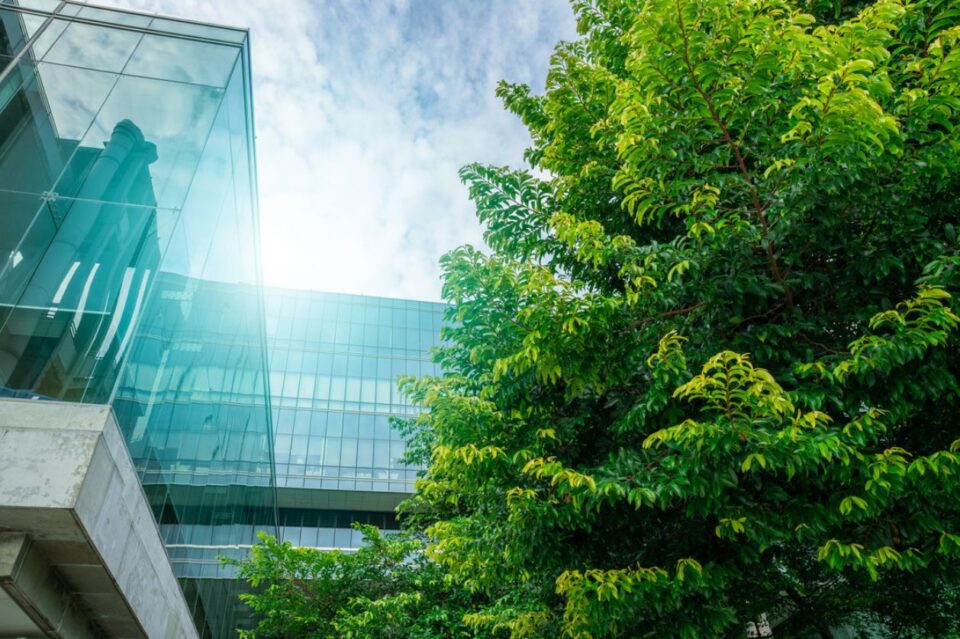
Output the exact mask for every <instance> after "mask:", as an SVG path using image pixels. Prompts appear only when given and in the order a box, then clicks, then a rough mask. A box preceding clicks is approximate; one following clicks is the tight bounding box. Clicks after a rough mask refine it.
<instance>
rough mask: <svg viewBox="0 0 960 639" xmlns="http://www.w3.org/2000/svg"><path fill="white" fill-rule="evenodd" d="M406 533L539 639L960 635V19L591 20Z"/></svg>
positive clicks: (760, 9) (563, 52)
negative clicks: (763, 622)
mask: <svg viewBox="0 0 960 639" xmlns="http://www.w3.org/2000/svg"><path fill="white" fill-rule="evenodd" d="M574 5H575V10H576V13H577V17H578V26H579V32H580V34H581V36H582V37H581V38H580V39H579V40H577V41H575V42H567V43H561V44H560V45H559V46H558V47H557V49H556V52H555V54H554V56H553V58H552V61H551V67H550V71H549V75H548V78H547V87H546V93H545V95H543V96H537V95H534V94H533V93H532V92H531V91H530V90H529V89H528V88H527V87H525V86H516V85H508V84H503V85H501V87H500V89H499V94H500V96H501V97H502V98H503V100H504V102H505V104H506V106H507V108H508V109H510V110H511V111H512V112H514V113H515V114H517V115H518V116H519V117H520V118H521V119H522V120H523V122H524V123H525V124H526V126H527V127H528V129H529V131H530V134H531V137H532V141H533V142H532V146H531V148H530V149H529V151H528V152H527V159H528V161H529V162H530V164H531V165H532V166H533V167H535V168H536V169H537V170H538V172H537V173H536V175H540V176H542V177H540V178H537V177H534V173H532V172H529V171H512V170H509V169H507V168H499V167H487V166H477V165H473V166H468V167H466V168H465V169H463V171H462V174H461V175H462V178H463V179H464V181H465V182H466V183H467V185H468V186H469V189H470V194H471V197H472V199H473V200H474V202H475V203H476V207H477V211H478V215H479V218H480V220H481V222H482V223H483V224H484V227H485V230H486V236H485V238H486V241H487V243H488V245H489V247H490V249H491V251H490V252H489V253H485V252H481V251H479V250H476V249H473V248H470V247H464V248H460V249H457V250H455V251H453V252H451V253H449V254H448V255H447V256H445V258H444V259H443V267H444V271H445V284H444V297H445V299H446V300H447V301H448V302H449V303H450V304H451V306H452V310H451V311H450V317H449V319H450V320H451V321H452V325H451V326H450V327H448V328H446V329H445V339H446V345H445V346H444V348H443V349H442V350H441V351H440V352H439V353H438V360H439V361H440V362H441V363H442V365H443V368H444V369H445V370H446V371H447V374H446V375H445V376H443V377H441V378H424V379H420V380H415V381H414V380H408V381H407V382H406V384H405V388H406V391H407V392H408V393H409V395H410V396H411V397H412V398H413V399H414V400H415V401H416V403H418V404H419V405H420V406H421V407H423V408H424V409H427V410H426V411H425V412H424V413H423V414H422V415H421V416H420V417H419V418H418V419H417V420H416V422H415V423H411V424H409V425H408V428H409V429H410V431H411V433H412V436H413V441H414V442H415V443H416V445H417V448H416V449H415V450H414V451H413V455H414V456H417V455H419V457H420V459H423V460H429V464H430V465H429V470H428V472H427V473H426V474H425V476H424V478H423V479H422V480H421V481H420V482H419V484H418V490H417V493H416V495H415V496H414V498H413V499H411V500H409V501H408V502H407V503H406V504H405V505H404V506H403V511H404V513H405V516H406V517H407V520H408V522H411V523H412V524H413V525H414V526H420V527H422V528H423V529H424V530H426V531H427V534H428V535H429V537H430V538H431V544H430V546H429V548H428V554H429V556H430V557H432V558H433V559H434V560H435V561H437V562H438V563H440V564H441V565H442V566H443V567H444V568H445V570H446V571H447V573H448V575H449V577H450V579H452V580H453V581H455V582H456V583H458V584H460V585H462V587H463V588H465V589H467V590H469V591H470V592H472V593H476V594H477V596H478V597H481V599H479V600H478V601H483V602H484V603H483V604H482V605H478V606H477V607H476V609H475V610H473V611H472V612H471V613H470V614H468V615H467V617H466V621H467V622H468V623H469V624H470V626H471V627H472V628H473V629H474V630H475V631H476V632H477V633H478V634H481V635H484V634H497V633H509V634H510V636H512V637H544V638H555V637H560V636H570V637H582V638H588V637H592V638H597V639H599V638H600V637H687V638H694V637H743V636H744V635H745V633H746V628H747V626H748V624H750V623H751V622H756V621H758V620H760V619H761V618H764V617H765V618H766V619H767V620H769V621H770V622H771V623H772V624H773V625H775V626H776V629H775V633H776V636H777V637H808V636H811V634H812V635H814V636H817V635H819V636H821V637H830V636H832V634H831V633H832V630H831V628H836V627H839V626H847V627H852V628H863V629H869V628H871V627H872V628H873V629H874V630H877V629H878V628H882V629H883V633H884V634H885V635H889V636H897V637H904V636H925V637H926V636H936V637H943V636H948V635H949V633H951V632H955V631H956V630H957V625H958V619H960V603H958V592H960V484H958V476H960V450H958V449H960V424H958V422H957V415H958V414H960V399H958V393H960V383H958V374H960V357H958V345H960V341H958V338H957V325H958V323H960V318H958V315H957V311H958V302H957V300H956V297H955V295H956V294H957V292H958V290H960V246H958V243H957V237H956V225H957V224H958V222H960V219H958V218H960V205H958V195H960V188H958V187H960V159H958V158H960V129H958V124H960V5H958V3H957V2H956V1H955V0H918V1H916V2H911V3H906V2H898V1H893V0H881V1H879V2H855V3H840V2H823V1H820V2H818V1H810V2H789V1H786V0H576V1H575V2H574Z"/></svg>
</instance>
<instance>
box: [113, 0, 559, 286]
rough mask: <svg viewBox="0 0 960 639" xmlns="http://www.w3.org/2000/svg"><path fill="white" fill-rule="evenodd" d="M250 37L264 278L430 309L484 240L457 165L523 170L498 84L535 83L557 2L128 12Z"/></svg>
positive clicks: (355, 2)
mask: <svg viewBox="0 0 960 639" xmlns="http://www.w3.org/2000/svg"><path fill="white" fill-rule="evenodd" d="M123 4H125V5H126V6H132V7H133V8H138V9H142V10H147V11H152V12H159V13H165V14H170V15H176V16H181V17H186V18H193V19H197V20H205V21H211V22H219V23H224V24H234V25H240V26H248V27H250V29H251V42H252V50H251V56H252V60H253V73H254V87H253V90H254V103H255V112H256V127H257V154H258V173H259V188H260V219H261V235H262V247H263V265H264V279H265V282H266V284H268V285H273V286H289V287H296V288H311V289H315V290H326V291H339V292H349V293H365V294H371V295H385V296H390V297H410V298H416V299H428V300H435V299H439V291H440V280H439V277H440V271H439V267H438V265H437V260H438V259H439V257H440V256H441V255H442V254H443V253H445V252H446V251H448V250H450V249H452V248H453V247H455V246H458V245H460V244H463V243H467V242H470V243H474V244H479V243H480V242H481V235H480V228H479V225H478V223H477V222H476V219H475V217H474V213H473V209H472V206H471V205H470V202H469V201H468V200H467V196H466V188H465V187H464V186H463V185H461V184H460V182H459V180H458V178H457V170H458V169H459V168H460V167H461V166H462V165H464V164H466V163H468V162H472V161H480V162H486V163H492V164H512V165H515V166H520V165H521V163H522V150H523V149H524V147H525V146H526V145H527V143H528V138H527V135H526V132H525V130H524V129H523V127H522V126H521V125H520V123H519V122H518V121H517V119H516V118H515V117H514V116H512V115H511V114H508V113H506V112H505V111H504V110H503V108H502V106H501V105H500V103H499V101H498V100H497V99H496V97H495V96H494V89H495V86H496V83H497V81H498V80H500V79H506V80H508V81H511V82H526V83H529V84H531V86H533V87H534V89H536V90H539V89H541V88H542V86H543V78H544V76H545V74H546V65H547V61H548V57H549V55H550V52H551V51H552V48H553V45H554V44H555V43H556V41H557V40H559V39H562V38H571V37H573V35H574V25H573V16H572V12H571V10H570V8H569V5H568V4H567V3H566V2H565V0H491V1H490V2H477V1H475V0H460V1H458V2H450V1H441V0H410V1H405V0H390V1H388V0H366V1H361V0H339V1H326V0H324V1H320V2H308V1H306V0H284V1H283V2H277V1H276V0H246V1H244V2H227V1H226V0H221V1H220V2H199V1H198V0H191V1H189V2H187V1H184V0H129V1H127V2H123Z"/></svg>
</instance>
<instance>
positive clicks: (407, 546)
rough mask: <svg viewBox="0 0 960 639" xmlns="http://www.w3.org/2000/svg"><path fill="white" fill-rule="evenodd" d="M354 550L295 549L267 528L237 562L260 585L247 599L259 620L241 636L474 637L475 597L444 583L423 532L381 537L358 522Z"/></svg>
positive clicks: (242, 574)
mask: <svg viewBox="0 0 960 639" xmlns="http://www.w3.org/2000/svg"><path fill="white" fill-rule="evenodd" d="M358 529H360V530H362V531H363V533H364V543H365V545H364V546H363V547H362V548H360V549H358V550H357V551H355V552H343V551H339V550H334V551H321V550H318V549H314V548H299V547H294V546H293V545H292V544H291V543H290V542H280V541H278V540H277V539H276V538H274V537H272V536H270V535H266V534H263V533H261V535H260V543H258V544H257V545H255V546H254V547H253V549H252V551H251V553H250V556H249V557H248V558H247V559H246V560H244V561H241V562H235V561H233V562H230V563H234V564H235V565H237V566H238V567H239V576H240V578H241V579H244V580H245V581H247V582H248V583H249V584H250V585H251V586H252V587H253V588H252V592H251V593H249V594H243V595H241V596H240V598H241V599H242V600H243V601H244V603H246V604H247V605H248V606H249V607H250V609H251V610H252V612H253V613H254V615H255V617H256V619H257V626H256V628H255V629H254V630H253V631H241V632H240V636H241V639H254V638H259V639H270V638H272V637H275V638H278V639H279V638H282V639H327V638H336V639H360V638H366V637H377V638H381V639H390V638H397V639H440V638H441V637H442V638H447V637H449V638H456V637H469V636H471V635H470V634H469V633H468V628H467V627H466V626H465V625H464V623H463V621H462V618H463V616H464V614H466V613H467V612H468V611H469V605H470V600H469V597H468V596H467V595H465V594H464V593H463V592H462V591H460V590H459V589H455V588H451V587H449V586H448V585H446V584H445V583H444V579H443V573H442V571H441V570H440V567H439V566H438V565H437V564H436V563H434V562H432V561H430V560H429V559H427V558H426V557H425V556H424V554H423V552H422V550H423V539H422V537H417V536H416V535H409V534H407V535H386V536H385V535H382V534H381V533H380V532H379V531H378V530H377V529H376V528H375V527H373V526H358Z"/></svg>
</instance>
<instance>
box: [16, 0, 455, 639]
mask: <svg viewBox="0 0 960 639" xmlns="http://www.w3.org/2000/svg"><path fill="white" fill-rule="evenodd" d="M253 139H254V136H253V117H252V98H251V91H250V62H249V49H248V40H247V32H246V31H244V30H238V29H231V28H227V27H217V26H212V25H206V24H198V23H194V22H188V21H178V20H173V19H169V18H160V17H156V16H151V15H144V14H139V13H134V12H126V11H118V10H113V9H106V8H101V7H95V6H90V5H87V4H81V3H78V2H73V1H70V0H65V1H60V0H16V1H12V0H0V396H15V397H30V398H35V399H38V400H41V401H42V400H48V399H54V400H63V401H72V402H84V403H109V404H112V406H113V407H114V410H115V413H116V415H117V419H118V422H119V424H120V428H121V431H122V432H123V434H124V437H125V438H126V441H127V444H128V448H129V450H130V454H131V457H132V459H133V462H134V465H135V467H136V469H137V471H138V473H139V476H140V479H141V481H142V484H143V487H144V490H145V493H146V495H147V498H148V500H149V501H150V504H151V506H152V508H153V510H154V514H155V516H156V518H157V522H158V524H159V528H160V532H161V535H162V536H163V539H164V542H165V544H166V546H167V551H168V554H169V556H170V559H171V562H172V564H173V567H174V571H175V573H176V575H177V576H178V578H179V579H180V583H181V586H182V587H183V590H184V593H185V594H186V597H187V601H188V604H189V605H190V606H191V609H192V611H193V613H194V618H195V620H196V622H197V626H198V629H199V630H200V634H201V636H202V637H205V638H220V637H232V636H235V628H237V627H238V626H241V627H242V626H244V625H246V623H247V618H246V615H247V611H246V609H245V607H244V606H243V605H242V604H241V603H240V602H239V601H238V600H237V597H236V595H237V594H238V593H239V592H240V590H241V589H242V584H240V583H239V582H238V581H237V580H236V579H235V578H234V577H235V571H234V569H232V568H231V567H229V566H226V567H225V566H222V565H221V564H220V561H219V557H220V556H222V555H227V556H233V557H240V556H243V555H244V554H245V553H246V552H247V551H248V550H247V549H248V548H249V546H250V545H251V544H253V543H255V540H256V534H257V532H258V531H267V532H270V533H273V534H277V535H280V536H281V537H282V538H284V539H287V540H290V541H292V542H293V543H295V544H298V545H302V546H310V547H316V548H341V549H350V548H356V547H358V546H359V545H360V535H359V534H358V533H357V532H356V531H354V530H352V528H351V526H352V524H353V523H355V522H361V523H369V524H374V525H376V526H378V527H380V528H382V529H385V530H395V529H396V528H397V522H396V518H395V516H394V512H393V509H394V507H395V506H396V504H397V503H398V502H399V501H400V500H401V499H402V498H403V497H405V496H406V495H407V494H409V493H410V492H412V490H413V483H414V479H415V477H416V472H417V469H415V468H408V467H405V466H403V465H402V464H401V463H400V458H401V457H402V455H403V453H404V443H403V441H402V440H401V438H400V437H399V434H398V433H397V432H396V431H394V430H393V428H392V427H391V425H390V423H389V417H390V416H400V417H404V416H409V415H412V414H413V411H414V408H413V407H411V406H410V405H409V404H408V403H407V402H406V400H405V398H403V397H402V396H401V395H400V394H399V392H398V390H397V387H396V380H397V377H398V376H400V375H405V374H410V375H424V374H435V373H437V368H436V365H435V364H434V363H432V362H431V361H430V358H429V354H428V352H429V350H430V348H431V347H432V346H434V345H436V344H437V343H438V340H439V331H440V325H441V318H442V315H443V311H444V307H443V306H442V305H440V304H434V303H427V302H416V301H409V300H395V299H386V298H377V297H365V296H356V295H341V294H327V293H316V292H308V291H296V290H287V289H267V290H266V291H264V288H263V287H262V284H261V282H260V268H259V263H258V260H259V257H258V256H259V247H258V241H259V240H258V224H259V222H258V211H257V207H256V177H255V158H254V147H253Z"/></svg>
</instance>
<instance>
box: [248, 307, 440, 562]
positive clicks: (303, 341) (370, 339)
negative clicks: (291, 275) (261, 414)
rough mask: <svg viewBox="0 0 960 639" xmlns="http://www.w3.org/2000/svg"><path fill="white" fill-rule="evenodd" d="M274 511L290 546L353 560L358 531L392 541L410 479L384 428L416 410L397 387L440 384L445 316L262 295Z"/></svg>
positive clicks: (433, 310) (398, 443) (396, 439)
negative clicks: (430, 377)
mask: <svg viewBox="0 0 960 639" xmlns="http://www.w3.org/2000/svg"><path fill="white" fill-rule="evenodd" d="M266 300H267V303H266V313H267V337H268V342H269V352H270V389H271V391H270V392H271V396H272V398H271V402H272V405H273V423H274V430H275V433H276V435H275V454H276V471H277V505H278V508H279V518H280V525H281V534H282V537H283V538H284V539H285V540H288V541H291V542H293V543H294V544H297V545H301V546H311V547H317V548H340V549H349V548H356V547H357V546H358V545H359V544H360V535H359V533H357V531H355V530H352V529H351V525H352V524H353V523H354V522H361V523H371V524H374V525H376V526H378V527H379V528H381V529H386V530H391V529H396V527H397V524H396V520H395V518H394V514H393V510H394V508H395V507H396V505H397V504H398V503H399V502H400V500H401V499H403V498H404V497H406V496H407V495H408V494H409V493H411V492H413V483H414V480H415V478H416V473H417V469H415V468H409V467H405V466H404V465H402V464H401V463H400V458H401V457H402V456H403V453H404V449H405V446H404V442H403V440H402V439H401V438H400V436H399V433H398V432H397V431H396V430H394V429H393V428H392V427H391V425H390V423H389V421H388V420H389V417H390V416H397V417H407V416H410V415H412V414H413V411H414V408H413V407H411V406H410V404H409V403H408V402H407V401H406V399H405V398H404V397H403V396H401V395H400V393H399V392H398V390H397V377H398V376H400V375H415V376H420V375H425V374H435V373H436V372H437V365H436V364H434V363H433V362H431V361H430V357H429V350H430V348H432V347H433V346H435V345H437V344H438V343H439V334H440V325H441V320H442V316H443V310H444V308H445V307H444V306H443V305H441V304H436V303H431V302H417V301H411V300H399V299H387V298H381V297H367V296H361V295H342V294H333V293H316V292H309V291H297V290H290V289H274V288H268V289H267V291H266Z"/></svg>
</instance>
